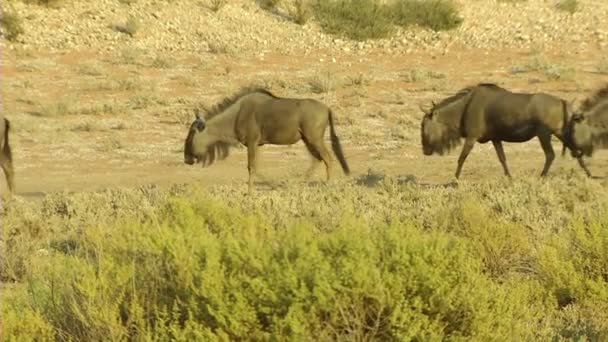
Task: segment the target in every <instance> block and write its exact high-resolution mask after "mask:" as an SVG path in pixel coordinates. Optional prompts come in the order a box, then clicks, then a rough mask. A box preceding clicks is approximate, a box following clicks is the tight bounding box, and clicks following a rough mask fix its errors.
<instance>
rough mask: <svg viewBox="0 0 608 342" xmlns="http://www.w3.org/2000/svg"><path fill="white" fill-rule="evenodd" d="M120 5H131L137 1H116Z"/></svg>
mask: <svg viewBox="0 0 608 342" xmlns="http://www.w3.org/2000/svg"><path fill="white" fill-rule="evenodd" d="M118 1H120V3H121V4H125V5H132V4H134V3H136V2H137V0H118Z"/></svg>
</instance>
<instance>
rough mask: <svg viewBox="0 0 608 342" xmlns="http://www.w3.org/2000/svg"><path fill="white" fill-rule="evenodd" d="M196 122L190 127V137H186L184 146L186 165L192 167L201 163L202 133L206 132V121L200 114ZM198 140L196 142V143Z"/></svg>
mask: <svg viewBox="0 0 608 342" xmlns="http://www.w3.org/2000/svg"><path fill="white" fill-rule="evenodd" d="M195 118H196V119H195V120H194V121H193V122H192V124H191V125H190V130H189V131H188V136H186V142H185V144H184V163H186V164H188V165H192V164H194V163H198V162H199V161H200V157H201V155H202V154H203V153H202V152H203V151H204V149H203V151H200V149H199V148H197V147H198V146H199V145H200V143H201V141H200V140H201V137H200V135H202V133H203V132H204V131H205V121H204V120H203V118H201V116H200V114H199V113H198V112H196V113H195ZM195 140H196V141H195Z"/></svg>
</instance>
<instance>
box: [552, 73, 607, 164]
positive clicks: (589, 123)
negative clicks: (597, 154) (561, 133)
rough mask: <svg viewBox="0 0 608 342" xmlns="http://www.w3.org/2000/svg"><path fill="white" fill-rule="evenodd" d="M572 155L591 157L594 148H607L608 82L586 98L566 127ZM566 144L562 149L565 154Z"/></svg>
mask: <svg viewBox="0 0 608 342" xmlns="http://www.w3.org/2000/svg"><path fill="white" fill-rule="evenodd" d="M565 138H566V139H565V140H566V141H567V142H568V143H569V144H570V145H571V146H570V150H571V153H572V156H574V157H580V158H582V157H583V156H587V157H591V156H592V155H593V151H594V150H595V148H596V147H597V148H608V84H607V85H606V86H604V88H602V89H600V90H598V91H597V92H596V93H595V94H593V95H592V96H591V97H589V98H587V99H586V100H585V101H584V102H583V104H582V105H581V107H580V109H579V111H578V112H577V113H575V114H574V115H572V118H571V120H570V121H569V123H568V127H567V129H566V137H565ZM565 150H566V146H564V148H563V150H562V155H564V154H565Z"/></svg>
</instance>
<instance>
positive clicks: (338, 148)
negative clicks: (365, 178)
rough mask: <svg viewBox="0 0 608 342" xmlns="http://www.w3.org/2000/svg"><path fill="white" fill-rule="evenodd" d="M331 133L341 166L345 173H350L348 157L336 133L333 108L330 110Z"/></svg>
mask: <svg viewBox="0 0 608 342" xmlns="http://www.w3.org/2000/svg"><path fill="white" fill-rule="evenodd" d="M329 135H330V138H331V148H332V149H333V150H334V154H335V155H336V158H338V161H339V162H340V166H342V171H344V174H346V175H349V174H350V169H349V167H348V164H347V163H346V159H345V158H344V152H342V146H340V140H339V139H338V136H337V135H336V129H335V128H334V114H333V112H332V110H331V109H330V110H329Z"/></svg>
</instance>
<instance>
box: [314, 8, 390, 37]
mask: <svg viewBox="0 0 608 342" xmlns="http://www.w3.org/2000/svg"><path fill="white" fill-rule="evenodd" d="M314 11H315V16H316V18H317V20H319V23H320V24H321V27H322V28H323V30H324V31H326V32H328V33H330V34H334V35H339V36H344V37H348V38H351V39H355V40H366V39H378V38H386V37H388V36H389V35H390V34H391V33H392V32H393V23H392V20H391V18H390V14H389V9H388V8H387V7H386V6H384V5H381V4H379V3H378V2H377V1H376V0H328V1H319V2H318V3H317V4H316V6H314Z"/></svg>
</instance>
